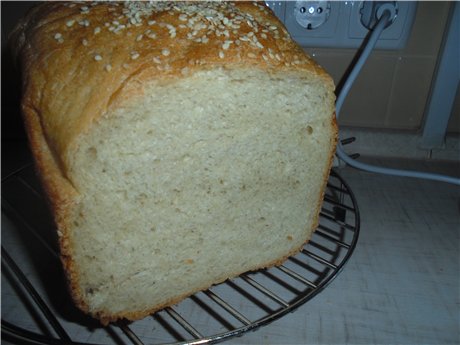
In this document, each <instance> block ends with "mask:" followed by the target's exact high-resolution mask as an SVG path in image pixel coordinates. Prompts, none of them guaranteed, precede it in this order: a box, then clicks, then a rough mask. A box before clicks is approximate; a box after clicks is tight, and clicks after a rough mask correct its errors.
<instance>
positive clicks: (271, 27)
mask: <svg viewBox="0 0 460 345" xmlns="http://www.w3.org/2000/svg"><path fill="white" fill-rule="evenodd" d="M269 29H270V30H272V31H275V30H277V29H278V27H276V26H275V25H270V26H269Z"/></svg>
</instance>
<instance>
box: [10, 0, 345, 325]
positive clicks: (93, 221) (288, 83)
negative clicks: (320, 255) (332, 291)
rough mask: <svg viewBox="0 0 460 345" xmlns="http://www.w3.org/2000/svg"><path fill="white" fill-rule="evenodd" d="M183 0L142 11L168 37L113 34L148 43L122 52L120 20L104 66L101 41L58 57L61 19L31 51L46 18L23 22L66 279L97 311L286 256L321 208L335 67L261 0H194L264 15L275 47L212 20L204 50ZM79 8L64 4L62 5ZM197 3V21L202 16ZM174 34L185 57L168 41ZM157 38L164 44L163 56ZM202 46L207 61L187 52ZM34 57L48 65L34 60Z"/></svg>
mask: <svg viewBox="0 0 460 345" xmlns="http://www.w3.org/2000/svg"><path fill="white" fill-rule="evenodd" d="M50 6H52V7H51V8H52V9H54V10H56V8H55V6H63V5H50ZM53 6H54V7H53ZM181 6H183V7H181V8H179V7H178V8H174V7H168V8H167V11H166V10H164V9H163V8H161V9H158V8H157V9H156V10H155V11H153V10H152V11H146V12H145V11H144V12H142V13H143V15H145V16H146V17H145V18H144V21H145V23H144V24H146V23H150V24H148V25H150V26H153V25H155V23H161V22H164V23H172V24H165V25H164V26H160V27H159V28H158V30H157V32H156V34H157V36H158V37H157V38H158V39H160V38H161V37H160V36H161V35H163V34H164V35H165V38H164V39H163V41H161V42H162V44H161V47H165V46H167V47H168V51H167V52H166V51H165V50H164V49H166V48H162V49H160V51H159V53H158V49H159V48H158V47H155V46H150V47H143V48H142V49H144V50H141V49H138V48H136V50H135V49H134V48H133V47H132V46H129V48H126V49H125V48H124V47H125V45H135V44H137V43H136V42H139V41H141V40H142V39H143V37H141V38H140V39H139V37H140V36H139V35H140V34H139V33H136V32H134V31H135V30H138V26H136V25H134V26H133V29H132V30H134V31H133V32H132V33H131V36H133V35H134V36H135V39H134V40H133V41H132V42H131V41H129V42H128V43H126V42H125V41H124V40H123V39H122V38H120V37H118V36H116V35H115V36H114V37H115V38H114V39H115V40H118V41H116V42H117V44H118V45H120V46H121V48H119V50H122V51H124V50H126V51H131V52H132V51H136V54H140V56H141V57H142V58H141V57H139V58H138V57H135V58H134V59H133V55H132V54H131V53H130V54H131V57H130V60H129V65H128V66H126V65H127V62H126V60H123V59H121V58H120V56H119V55H123V54H124V53H123V54H122V53H120V51H119V50H117V48H116V45H114V44H113V41H110V40H109V39H108V38H112V36H111V35H113V34H111V33H108V34H107V37H108V38H107V39H106V41H107V46H110V47H111V48H110V49H112V50H110V51H111V53H110V54H112V55H111V56H112V58H111V63H110V68H107V67H103V66H99V67H101V68H100V70H97V71H96V72H94V70H93V69H94V68H96V67H94V65H96V66H98V65H97V64H98V62H99V61H100V59H99V58H96V59H94V54H96V55H97V56H100V57H101V59H105V58H107V55H108V54H105V55H104V54H103V53H100V55H99V53H97V52H98V51H97V49H96V48H94V49H93V55H92V58H91V59H89V60H88V59H87V57H86V56H85V57H84V58H82V57H80V60H79V61H78V62H75V61H73V62H71V64H70V66H69V67H66V68H67V70H66V73H62V72H60V74H58V75H52V73H51V74H50V71H49V65H48V64H45V60H46V59H49V58H50V57H53V58H55V59H58V60H59V59H61V58H62V55H66V54H69V50H70V51H71V50H72V49H73V46H74V44H76V43H69V46H67V47H64V48H63V46H62V45H63V44H65V43H66V41H64V42H60V43H59V39H60V38H61V37H62V34H61V35H56V34H54V36H53V40H55V41H57V42H53V44H54V45H51V47H52V48H48V49H47V48H40V49H38V48H36V49H38V53H37V54H36V55H35V57H31V55H30V49H32V48H33V47H34V45H35V46H36V44H37V40H38V41H42V40H43V38H42V37H43V35H44V34H43V33H40V34H38V33H36V31H39V30H42V29H43V28H44V27H46V26H43V25H36V26H32V28H33V29H31V28H29V30H30V31H31V32H34V33H35V35H30V34H29V37H27V35H24V34H23V36H20V38H19V40H21V39H22V42H23V43H24V42H29V41H28V40H29V39H30V40H31V42H32V44H29V45H28V47H29V48H27V49H26V48H24V49H23V50H22V52H21V53H22V56H23V60H22V63H23V67H24V69H25V71H26V72H25V80H26V81H25V93H24V98H23V111H24V116H25V120H26V126H27V129H28V134H29V138H30V141H31V147H32V150H33V152H34V155H35V158H36V162H37V167H38V171H39V173H40V175H41V177H42V180H43V183H44V186H45V189H46V191H47V194H48V197H49V199H50V202H51V208H52V211H53V214H54V216H55V219H56V224H57V227H58V233H59V235H60V244H61V255H62V261H63V264H64V267H65V269H66V272H67V275H68V278H69V283H70V287H71V292H72V295H73V297H74V300H75V302H76V304H77V305H78V306H79V307H80V308H81V309H82V310H84V311H85V312H87V313H89V314H91V315H93V316H94V317H97V318H99V319H100V320H101V321H102V322H103V323H107V322H110V321H115V320H117V319H120V318H127V319H131V320H134V319H138V318H141V317H143V316H146V315H148V314H149V313H151V312H153V311H156V310H159V309H161V308H163V307H165V306H168V305H171V304H173V303H176V302H178V301H180V300H181V299H182V298H184V297H186V296H189V295H191V294H193V293H195V292H197V291H200V290H202V289H206V288H208V287H210V286H211V285H213V284H216V283H219V282H221V281H224V280H225V279H228V278H232V277H234V276H236V275H239V274H241V273H243V272H246V271H249V270H256V269H260V268H264V267H269V266H272V265H275V264H280V263H281V262H282V261H283V260H284V259H286V258H287V257H288V256H290V255H292V254H295V253H296V252H297V251H298V250H300V248H301V247H302V246H303V245H304V243H305V242H306V241H308V239H309V238H310V236H311V234H312V232H313V231H314V229H315V227H316V226H317V222H318V213H319V209H320V206H321V202H322V196H323V193H324V188H325V183H326V180H327V176H328V173H329V169H330V166H331V160H332V155H333V152H334V148H335V143H336V134H337V129H336V125H335V120H334V110H333V109H334V95H333V85H332V82H331V80H330V78H329V77H328V76H327V75H326V74H325V72H324V71H323V70H322V69H321V68H320V67H319V66H317V65H316V64H315V63H314V62H313V61H312V60H311V59H310V58H308V57H307V56H306V55H305V54H303V52H302V51H301V49H300V48H299V47H298V46H297V45H295V44H294V43H293V42H292V41H291V40H290V38H289V36H288V35H287V33H286V32H285V35H284V36H283V37H282V38H280V37H278V38H277V37H275V34H274V33H273V32H274V31H275V29H274V28H273V27H274V26H275V27H276V28H277V29H276V30H279V31H282V30H284V28H283V27H282V26H281V23H279V21H277V19H276V18H274V16H273V14H272V13H271V12H270V11H269V10H268V9H266V8H263V7H262V6H260V5H257V4H256V5H253V4H238V5H231V6H233V7H231V9H232V11H233V12H228V11H230V10H229V9H228V8H227V7H216V6H224V5H216V4H214V5H209V4H208V5H206V4H201V5H200V6H203V11H205V12H203V13H205V14H206V13H208V12H206V9H207V8H212V9H214V10H215V8H217V9H219V11H220V12H217V13H221V17H219V16H218V15H216V18H219V21H221V22H222V23H225V22H227V23H228V20H230V19H231V18H233V20H235V17H236V16H237V15H239V16H243V15H247V14H248V13H249V16H250V17H251V18H252V21H253V22H249V21H245V22H244V23H243V22H241V23H240V24H239V25H236V24H235V28H234V31H235V32H236V33H234V32H233V33H232V35H235V36H239V37H240V38H241V37H252V36H253V35H254V26H255V25H259V29H258V31H257V33H255V35H256V36H257V35H258V34H259V35H260V41H258V42H259V45H262V46H263V47H264V46H266V47H271V48H269V49H270V50H269V49H268V48H267V49H265V50H264V49H262V48H260V46H259V45H257V44H256V45H255V46H254V47H253V46H252V45H251V44H249V43H248V45H249V46H245V44H246V43H245V42H247V41H245V40H240V45H241V48H238V49H239V50H238V49H237V48H235V50H230V49H228V47H227V49H224V48H225V47H226V45H231V44H234V45H235V46H236V43H235V41H236V38H235V37H226V36H227V35H226V34H223V35H222V36H224V37H220V35H217V34H216V31H214V36H213V35H211V34H208V36H207V37H209V39H210V40H211V41H212V42H214V41H217V43H216V45H217V46H218V47H220V49H217V50H212V49H211V50H210V51H209V52H207V53H206V54H203V53H201V50H200V51H199V53H197V49H198V48H197V47H196V46H195V45H196V44H203V43H202V41H201V43H200V42H198V43H197V42H195V43H193V44H192V45H185V44H184V45H183V46H182V47H179V46H175V45H174V44H177V43H172V42H176V41H177V40H180V39H183V40H184V42H186V37H187V33H190V32H193V31H190V30H188V31H186V29H184V33H182V34H181V33H180V30H179V28H180V24H179V23H180V22H182V21H183V20H182V19H184V17H183V16H182V17H181V15H183V14H184V13H187V15H189V12H190V11H192V10H195V9H190V7H187V6H191V5H187V4H186V3H182V4H181ZM194 6H195V5H194ZM196 6H198V5H196ZM206 6H208V7H206ZM225 6H230V5H225ZM257 6H259V7H257ZM109 8H111V7H110V5H108V4H97V5H95V6H94V9H91V10H94V11H95V10H96V9H97V10H98V11H100V12H103V13H106V12H107V14H106V15H107V16H109V15H111V14H110V13H112V12H114V11H115V10H110V11H109V10H108V9H109ZM229 8H230V7H229ZM44 9H46V10H44ZM71 9H72V8H69V7H68V5H67V6H65V7H62V8H61V7H60V10H61V11H62V12H61V13H65V12H66V11H70V10H71ZM40 11H42V12H40ZM79 11H80V12H79V15H81V12H82V11H83V12H85V13H84V14H85V15H86V16H89V14H87V13H86V10H81V9H80V10H79ZM104 11H106V12H104ZM175 11H176V12H177V13H176V12H175ZM187 11H189V12H187ZM216 11H217V10H216ZM226 11H227V12H226ZM58 13H59V12H58ZM71 13H73V12H71ZM146 13H147V14H146ZM212 13H213V14H215V13H214V12H212ZM231 13H233V14H234V15H233V16H232V15H231ZM235 13H236V14H235ZM34 15H35V16H38V17H39V18H46V20H45V21H46V22H50V23H51V24H49V25H55V26H56V27H53V28H52V29H49V30H48V31H47V33H46V35H50V33H55V32H57V31H58V30H59V31H62V30H63V29H62V28H61V26H62V25H65V26H67V27H68V26H69V23H70V22H69V20H73V19H72V17H71V16H70V17H69V14H68V13H67V14H66V16H64V15H63V16H62V18H65V19H62V18H61V17H60V18H61V19H56V20H53V21H51V20H49V18H50V16H51V17H52V16H56V11H54V12H53V11H50V10H49V9H47V8H46V7H42V8H41V9H39V10H38V11H37V13H35V14H34ZM99 15H100V13H99ZM208 15H209V13H208ZM170 17H171V18H170ZM197 17H199V18H200V21H198V19H196V20H195V21H194V23H193V24H194V25H195V24H196V23H197V22H200V23H201V22H203V21H206V20H207V19H206V15H203V16H201V17H200V16H197ZM259 17H260V18H259ZM69 18H70V19H69ZM95 18H96V17H95ZM97 18H100V16H98V17H97ZM153 18H154V19H153ZM203 18H204V19H203ZM222 18H227V21H226V20H224V19H222ZM228 18H230V19H228ZM42 20H44V19H42ZM59 20H60V21H61V24H60V25H61V26H59V25H58V24H56V23H59ZM95 20H96V19H95ZM29 21H30V18H29ZM208 21H209V19H208ZM153 22H155V23H153ZM248 23H249V24H248ZM254 23H255V24H254ZM72 25H73V24H72ZM167 25H170V26H171V25H173V26H174V27H175V28H177V34H176V33H175V32H176V31H174V35H173V34H172V30H171V28H170V27H168V26H167ZM139 26H141V25H139ZM237 26H238V27H237ZM24 27H26V28H27V25H26V24H24ZM82 27H83V28H84V25H82ZM97 27H99V26H97ZM251 27H252V31H244V30H251ZM262 27H264V28H265V29H262ZM59 28H61V29H59ZM197 28H198V27H196V26H194V30H197ZM162 29H165V31H164V33H163V31H162ZM243 29H244V30H243ZM34 30H36V31H34ZM93 30H94V28H93ZM99 30H101V29H99ZM99 30H96V31H99ZM139 30H141V29H139ZM142 30H143V31H142V32H144V34H145V31H146V29H145V27H142ZM242 30H243V31H242ZM262 30H264V31H262ZM265 31H266V32H265ZM22 32H27V30H25V29H24V30H23V31H22ZM248 32H253V34H252V35H250V34H248ZM283 32H284V31H283ZM58 33H60V32H58ZM77 33H78V34H76V36H75V37H73V40H74V41H76V42H78V44H80V43H81V40H82V37H87V36H85V35H83V34H81V32H80V31H78V32H77ZM93 33H94V31H93ZM262 33H264V35H262ZM98 34H99V32H98ZM100 34H103V33H100ZM79 35H80V36H79ZM228 35H230V33H228ZM286 35H287V36H286ZM171 36H173V37H171ZM37 37H38V38H37ZM264 37H265V38H264ZM97 38H98V39H99V36H97ZM287 38H289V39H287ZM64 39H65V40H67V37H65V38H64ZM69 39H70V37H69ZM125 39H126V38H125ZM230 40H232V43H226V42H228V41H230ZM251 40H252V39H251ZM278 40H279V41H282V42H284V43H282V44H281V43H277V42H278ZM74 41H72V42H74ZM102 42H104V41H102ZM165 42H166V43H165ZM252 42H254V41H253V40H252ZM260 42H262V43H260ZM223 45H225V46H223ZM31 47H32V48H31ZM56 47H57V48H56ZM211 47H212V46H211ZM61 48H62V50H59V49H61ZM192 48H193V49H192ZM56 49H58V50H56ZM85 49H86V48H85ZM107 49H109V48H107ZM174 49H177V50H178V51H179V52H180V53H178V55H177V56H180V57H181V59H183V60H180V59H177V58H176V59H173V58H171V57H169V55H170V54H172V53H171V52H173V51H174ZM201 49H205V47H201ZM138 51H139V52H140V53H137V52H138ZM224 51H225V53H223V52H224ZM27 52H29V55H28V54H25V53H27ZM45 53H46V54H45ZM220 53H222V54H220ZM264 53H265V54H266V55H264ZM53 54H54V55H53ZM149 54H150V55H149ZM157 54H160V55H161V56H162V57H163V58H167V59H170V60H168V62H167V65H165V64H164V63H165V62H163V65H161V68H160V69H159V68H158V67H159V66H158V65H159V63H158V55H157ZM200 54H203V55H200ZM77 55H78V54H77ZM198 55H200V59H201V62H200V63H190V59H191V58H192V57H193V59H195V58H196V57H197V56H198ZM222 55H224V56H222ZM270 55H273V57H270ZM24 56H25V57H24ZM37 56H38V57H37ZM40 56H41V57H40ZM45 56H46V58H45ZM294 56H295V58H294ZM147 57H148V59H147ZM84 59H87V60H85V61H86V62H85V63H91V64H92V65H91V66H90V67H87V66H86V65H85V63H84V61H83V60H84ZM117 59H119V60H120V61H119V63H118V62H117V63H115V62H114V61H118V60H117ZM267 59H272V60H273V65H268V64H267V61H268V60H267ZM178 60H179V61H178ZM195 60H196V59H195ZM195 60H194V61H195ZM139 61H141V62H139ZM184 61H186V62H184ZM289 61H290V62H289ZM293 61H295V63H294V62H293ZM48 62H49V61H48ZM288 62H289V63H288ZM138 63H139V64H138ZM175 64H176V65H175ZM45 65H46V66H48V67H45ZM34 66H35V67H40V68H42V70H40V71H41V72H33V73H32V72H31V69H32V67H34ZM105 66H107V65H105ZM168 66H169V67H168ZM47 68H48V69H47ZM79 68H81V69H79ZM126 70H129V73H127V71H126ZM27 71H29V72H27ZM34 71H35V70H34ZM34 73H35V74H34ZM37 73H38V74H37ZM126 73H127V74H126ZM82 78H83V79H82ZM69 81H73V82H74V85H76V86H74V87H72V84H70V82H69ZM85 81H86V84H85V85H86V87H81V85H82V84H84V83H85ZM38 86H41V88H40V89H38ZM56 88H58V89H59V90H60V92H56ZM52 90H54V93H53V92H52ZM52 95H54V97H52ZM98 96H99V97H98ZM67 100H68V102H66V101H67ZM75 100H78V102H77V104H75ZM69 104H72V105H73V106H72V107H70V106H69ZM78 104H80V105H81V106H80V108H78V107H77V105H78ZM66 114H68V115H67V116H68V119H69V120H68V123H67V124H66V121H65V119H66ZM75 123H78V126H77V125H75V127H72V126H73V124H75Z"/></svg>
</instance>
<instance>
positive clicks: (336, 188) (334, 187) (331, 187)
mask: <svg viewBox="0 0 460 345" xmlns="http://www.w3.org/2000/svg"><path fill="white" fill-rule="evenodd" d="M327 187H328V188H330V189H334V190H336V191H339V192H341V193H344V194H348V195H349V194H350V193H349V192H348V190H346V189H343V188H340V187H337V186H334V185H333V184H331V183H328V184H327Z"/></svg>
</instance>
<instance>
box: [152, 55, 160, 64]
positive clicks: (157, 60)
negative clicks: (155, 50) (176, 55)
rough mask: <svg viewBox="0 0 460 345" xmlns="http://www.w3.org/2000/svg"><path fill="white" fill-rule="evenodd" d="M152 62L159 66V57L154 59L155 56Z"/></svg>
mask: <svg viewBox="0 0 460 345" xmlns="http://www.w3.org/2000/svg"><path fill="white" fill-rule="evenodd" d="M153 62H155V63H157V64H160V63H161V60H160V58H159V57H156V56H155V57H154V58H153Z"/></svg>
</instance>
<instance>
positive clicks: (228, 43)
mask: <svg viewBox="0 0 460 345" xmlns="http://www.w3.org/2000/svg"><path fill="white" fill-rule="evenodd" d="M232 43H233V41H225V42H224V44H222V49H223V50H227V49H228V48H230V44H232Z"/></svg>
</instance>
